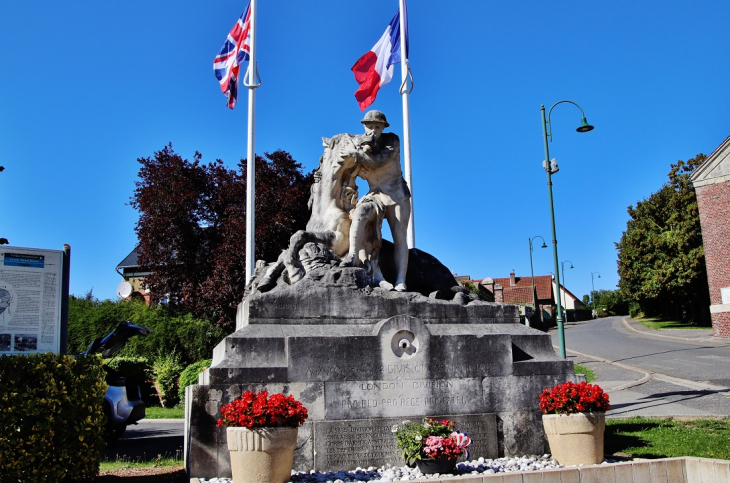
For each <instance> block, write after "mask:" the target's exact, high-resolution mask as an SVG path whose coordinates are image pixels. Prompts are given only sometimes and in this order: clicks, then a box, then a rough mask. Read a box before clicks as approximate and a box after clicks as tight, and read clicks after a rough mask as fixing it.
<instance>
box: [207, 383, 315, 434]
mask: <svg viewBox="0 0 730 483" xmlns="http://www.w3.org/2000/svg"><path fill="white" fill-rule="evenodd" d="M306 419H307V408H305V407H304V406H303V405H302V403H300V402H299V401H297V400H296V399H294V396H292V395H289V396H284V395H283V394H273V395H272V396H271V397H269V393H268V391H261V392H256V393H254V392H251V391H246V392H244V393H243V394H242V395H241V397H239V398H237V399H234V400H233V401H232V402H230V403H228V404H225V405H224V406H223V407H222V408H221V418H220V419H219V420H218V426H234V427H245V428H249V429H253V428H262V427H282V426H285V427H292V428H296V427H298V426H301V425H302V424H304V421H306Z"/></svg>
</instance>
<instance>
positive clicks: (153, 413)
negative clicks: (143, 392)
mask: <svg viewBox="0 0 730 483" xmlns="http://www.w3.org/2000/svg"><path fill="white" fill-rule="evenodd" d="M144 418H145V419H185V409H184V408H160V407H147V408H145V411H144Z"/></svg>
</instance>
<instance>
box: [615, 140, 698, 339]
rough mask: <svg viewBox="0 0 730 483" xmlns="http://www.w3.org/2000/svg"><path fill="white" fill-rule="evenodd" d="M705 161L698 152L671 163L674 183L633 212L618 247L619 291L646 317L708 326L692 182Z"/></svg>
mask: <svg viewBox="0 0 730 483" xmlns="http://www.w3.org/2000/svg"><path fill="white" fill-rule="evenodd" d="M705 159H706V156H705V155H703V154H698V155H697V156H695V157H694V158H692V159H690V160H688V161H686V162H685V161H681V160H680V161H678V162H677V163H676V164H672V165H671V170H670V171H669V181H668V182H667V183H665V184H664V186H663V187H662V188H661V189H660V190H659V191H657V192H656V193H654V194H652V195H651V196H650V197H649V198H647V199H645V200H643V201H639V202H637V203H636V207H633V206H629V208H628V213H629V216H630V217H631V219H630V220H629V221H628V222H627V225H626V231H624V233H623V236H622V237H621V241H619V242H618V243H616V248H617V249H618V272H619V276H620V280H619V288H620V289H621V291H622V293H623V294H624V295H625V296H626V297H627V298H628V299H629V301H630V302H631V303H633V304H635V305H638V308H639V309H640V311H641V312H642V313H643V314H644V315H646V316H659V317H665V318H672V319H676V320H681V321H683V322H690V323H694V324H697V325H708V324H709V320H710V314H709V310H708V308H707V307H708V306H709V304H710V297H709V292H708V288H707V287H708V286H707V272H706V269H705V255H704V249H703V246H702V232H701V228H700V218H699V212H698V209H697V197H696V195H695V190H694V188H693V186H692V183H691V181H690V176H691V174H692V172H693V171H694V170H695V169H696V168H697V167H698V166H699V165H700V164H701V163H702V162H703V161H704V160H705Z"/></svg>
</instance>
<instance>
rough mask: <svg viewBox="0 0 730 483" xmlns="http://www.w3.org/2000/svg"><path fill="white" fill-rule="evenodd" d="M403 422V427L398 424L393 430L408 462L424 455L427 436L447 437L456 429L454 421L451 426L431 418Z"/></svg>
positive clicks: (404, 458) (412, 461) (410, 462)
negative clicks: (414, 421) (418, 421)
mask: <svg viewBox="0 0 730 483" xmlns="http://www.w3.org/2000/svg"><path fill="white" fill-rule="evenodd" d="M401 424H402V427H400V428H398V425H395V426H393V432H394V433H395V442H396V445H397V446H398V449H399V450H401V451H402V456H403V460H404V461H405V462H406V464H412V463H415V462H416V461H418V460H420V459H422V458H423V457H424V455H423V446H424V443H425V441H426V438H428V437H429V436H442V437H444V438H447V437H449V435H451V433H452V432H453V431H454V428H453V423H452V424H451V426H449V425H445V424H441V422H440V421H436V420H433V419H429V418H423V421H422V422H420V423H412V422H410V421H403V423H401Z"/></svg>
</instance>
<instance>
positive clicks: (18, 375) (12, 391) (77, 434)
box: [0, 353, 106, 482]
mask: <svg viewBox="0 0 730 483" xmlns="http://www.w3.org/2000/svg"><path fill="white" fill-rule="evenodd" d="M105 392H106V383H105V382H104V372H103V369H102V368H101V360H100V359H99V358H98V357H96V356H81V357H77V358H73V357H71V356H68V355H64V354H53V353H46V354H29V355H27V356H3V357H0V408H1V410H0V479H1V480H2V481H3V482H6V481H7V482H11V481H64V479H65V481H68V480H75V479H77V480H84V479H92V478H94V477H95V476H96V475H97V473H98V472H99V464H100V462H101V451H102V449H103V448H104V442H103V440H102V437H101V436H102V432H103V430H104V423H105V420H106V418H105V417H104V413H103V411H102V406H101V401H102V399H103V397H104V393H105Z"/></svg>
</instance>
